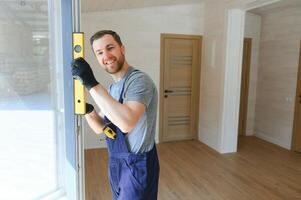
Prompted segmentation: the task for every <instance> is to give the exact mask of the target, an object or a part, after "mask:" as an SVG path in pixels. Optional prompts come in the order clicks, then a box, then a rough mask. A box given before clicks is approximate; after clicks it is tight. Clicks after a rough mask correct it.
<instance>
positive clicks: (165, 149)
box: [85, 137, 301, 200]
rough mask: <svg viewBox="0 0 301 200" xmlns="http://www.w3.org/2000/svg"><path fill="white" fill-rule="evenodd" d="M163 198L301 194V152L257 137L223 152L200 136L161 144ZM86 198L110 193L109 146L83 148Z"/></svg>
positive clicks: (289, 198) (271, 199) (257, 199)
mask: <svg viewBox="0 0 301 200" xmlns="http://www.w3.org/2000/svg"><path fill="white" fill-rule="evenodd" d="M157 147H158V154H159V159H160V167H161V171H160V182H159V195H158V199H159V200H179V199H183V200H207V199H214V200H222V199H223V200H225V199H228V200H244V199H250V200H263V199H264V200H278V199H283V200H284V199H285V200H293V199H294V200H297V199H301V154H298V153H294V152H290V151H288V150H285V149H283V148H280V147H278V146H276V145H273V144H270V143H267V142H265V141H263V140H260V139H258V138H256V137H241V138H240V139H239V150H238V152H237V153H232V154H223V155H221V154H219V153H217V152H215V151H214V150H212V149H210V148H208V147H207V146H206V145H204V144H202V143H200V142H198V141H184V142H172V143H163V144H159V145H157ZM85 163H86V166H85V171H86V174H85V176H86V200H102V199H103V200H109V199H111V194H110V189H109V185H108V178H107V153H106V150H105V149H95V150H94V149H93V150H87V151H86V152H85Z"/></svg>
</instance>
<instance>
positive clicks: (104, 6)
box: [0, 0, 301, 32]
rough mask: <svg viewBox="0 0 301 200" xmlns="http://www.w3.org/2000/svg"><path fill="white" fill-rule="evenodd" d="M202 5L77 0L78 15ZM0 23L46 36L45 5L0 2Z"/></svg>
mask: <svg viewBox="0 0 301 200" xmlns="http://www.w3.org/2000/svg"><path fill="white" fill-rule="evenodd" d="M62 1H63V0H62ZM203 1H204V0H81V10H82V12H95V11H106V10H116V9H130V8H142V7H151V6H162V5H176V4H191V3H200V2H203ZM297 6H301V0H282V1H280V2H276V3H273V4H270V5H267V6H264V7H261V8H256V9H253V10H250V12H252V13H256V14H262V13H266V12H276V11H277V10H280V9H285V8H288V7H297ZM0 21H8V22H11V23H15V24H22V25H25V26H30V27H31V28H32V29H33V31H36V32H39V31H40V32H47V31H48V1H47V0H0Z"/></svg>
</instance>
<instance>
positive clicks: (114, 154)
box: [72, 30, 159, 200]
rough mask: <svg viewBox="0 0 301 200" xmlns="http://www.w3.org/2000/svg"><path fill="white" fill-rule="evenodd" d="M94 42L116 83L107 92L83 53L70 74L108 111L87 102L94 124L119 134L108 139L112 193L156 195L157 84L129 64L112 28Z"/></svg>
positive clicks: (127, 198)
mask: <svg viewBox="0 0 301 200" xmlns="http://www.w3.org/2000/svg"><path fill="white" fill-rule="evenodd" d="M90 43H91V46H92V50H93V52H94V54H95V56H96V59H97V61H98V63H99V64H100V66H101V67H102V68H103V69H104V70H105V71H106V72H108V73H109V74H110V75H111V76H112V78H113V80H114V83H113V84H112V85H111V86H110V87H109V89H108V91H107V90H106V89H105V88H104V87H103V86H102V85H101V84H99V83H98V82H97V80H96V79H95V77H94V75H93V72H92V69H91V68H90V66H89V64H88V63H87V62H86V61H85V60H84V59H83V58H78V59H75V60H74V61H73V62H72V75H73V76H74V77H76V78H79V79H80V80H81V82H82V83H83V85H84V86H85V87H86V88H87V90H89V93H90V94H91V96H92V97H93V99H94V101H95V102H96V104H97V106H99V108H100V111H101V113H102V115H104V117H101V116H100V115H98V114H97V113H96V112H95V111H94V108H93V106H92V105H90V104H87V114H86V115H85V118H86V120H87V122H88V124H89V125H90V127H91V128H92V129H93V130H94V132H95V133H97V134H99V133H101V132H103V129H104V128H106V127H107V126H108V127H110V128H111V129H112V130H114V131H115V133H116V135H117V137H116V138H115V139H111V138H109V137H107V138H106V141H107V146H108V152H109V180H110V185H111V191H112V197H113V199H114V200H115V199H118V200H148V199H149V200H156V199H157V193H158V179H159V161H158V156H157V151H156V147H155V130H156V114H157V101H158V94H157V89H156V87H155V84H154V83H153V81H152V80H151V78H150V77H149V76H148V75H146V74H145V73H143V72H141V71H139V70H136V69H134V68H133V67H132V66H129V64H128V63H127V61H126V60H125V47H124V46H123V44H122V42H121V40H120V37H119V36H118V34H117V33H115V32H114V31H111V30H103V31H99V32H96V33H95V34H94V35H93V36H92V37H91V39H90Z"/></svg>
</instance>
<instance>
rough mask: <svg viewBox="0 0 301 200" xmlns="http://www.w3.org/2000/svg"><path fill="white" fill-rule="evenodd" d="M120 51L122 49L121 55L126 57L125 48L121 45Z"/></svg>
mask: <svg viewBox="0 0 301 200" xmlns="http://www.w3.org/2000/svg"><path fill="white" fill-rule="evenodd" d="M120 49H121V53H122V54H123V55H125V47H124V46H123V45H121V47H120Z"/></svg>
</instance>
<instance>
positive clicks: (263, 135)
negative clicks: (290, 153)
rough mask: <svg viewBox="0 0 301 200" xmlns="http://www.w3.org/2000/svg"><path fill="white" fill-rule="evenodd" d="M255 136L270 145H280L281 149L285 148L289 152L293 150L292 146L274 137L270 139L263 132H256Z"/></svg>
mask: <svg viewBox="0 0 301 200" xmlns="http://www.w3.org/2000/svg"><path fill="white" fill-rule="evenodd" d="M254 136H256V137H258V138H260V139H263V140H265V141H268V142H270V143H273V144H276V145H279V146H281V147H283V148H285V149H288V150H290V149H291V145H290V144H286V143H285V142H282V141H279V140H277V139H275V138H273V137H270V136H268V135H266V134H265V133H263V132H260V131H256V132H255V133H254Z"/></svg>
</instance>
